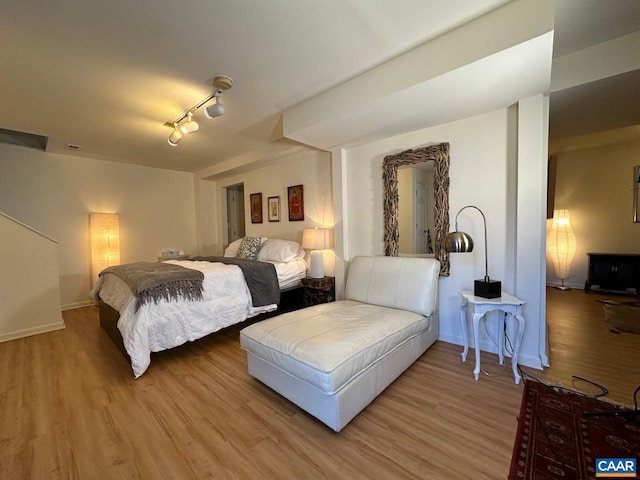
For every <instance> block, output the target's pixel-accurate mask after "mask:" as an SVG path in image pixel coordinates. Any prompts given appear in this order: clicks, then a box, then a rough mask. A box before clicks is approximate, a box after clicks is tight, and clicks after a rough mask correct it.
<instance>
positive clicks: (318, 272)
mask: <svg viewBox="0 0 640 480" xmlns="http://www.w3.org/2000/svg"><path fill="white" fill-rule="evenodd" d="M307 276H308V277H309V278H324V265H323V264H322V252H321V251H320V250H313V251H312V252H311V262H310V265H309V273H308V275H307Z"/></svg>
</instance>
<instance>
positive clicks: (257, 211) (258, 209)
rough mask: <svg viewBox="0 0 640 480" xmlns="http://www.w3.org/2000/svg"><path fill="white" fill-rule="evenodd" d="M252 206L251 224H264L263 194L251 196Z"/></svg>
mask: <svg viewBox="0 0 640 480" xmlns="http://www.w3.org/2000/svg"><path fill="white" fill-rule="evenodd" d="M249 203H250V205H251V223H262V193H252V194H251V195H249Z"/></svg>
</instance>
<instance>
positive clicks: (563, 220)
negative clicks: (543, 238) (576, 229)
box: [547, 209, 576, 280]
mask: <svg viewBox="0 0 640 480" xmlns="http://www.w3.org/2000/svg"><path fill="white" fill-rule="evenodd" d="M547 254H548V255H549V259H550V260H551V263H552V264H553V271H554V275H555V276H556V278H558V279H560V280H564V279H567V278H569V275H570V273H571V262H572V261H573V257H574V255H575V254H576V236H575V234H574V233H573V230H572V228H571V218H570V216H569V210H566V209H565V210H554V212H553V222H552V223H551V229H550V230H549V234H548V235H547Z"/></svg>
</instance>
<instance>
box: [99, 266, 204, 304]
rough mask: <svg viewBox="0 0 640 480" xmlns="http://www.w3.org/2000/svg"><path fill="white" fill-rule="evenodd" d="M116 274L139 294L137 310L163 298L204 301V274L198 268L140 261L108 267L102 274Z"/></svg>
mask: <svg viewBox="0 0 640 480" xmlns="http://www.w3.org/2000/svg"><path fill="white" fill-rule="evenodd" d="M105 273H112V274H114V275H117V276H118V277H120V278H121V279H122V280H124V281H125V283H126V284H127V285H129V288H130V289H131V291H132V292H133V295H134V296H135V297H136V305H135V311H138V309H139V308H140V307H141V306H142V305H145V304H146V303H150V302H151V301H153V302H154V303H156V304H157V303H158V301H160V299H164V300H166V301H168V302H169V301H176V300H179V299H183V300H188V301H195V300H202V280H203V279H204V274H203V273H202V272H200V271H198V270H192V269H190V268H185V267H181V266H180V265H173V264H170V263H155V262H137V263H129V264H127V265H116V266H113V267H107V268H105V269H104V270H103V271H102V272H100V275H104V274H105Z"/></svg>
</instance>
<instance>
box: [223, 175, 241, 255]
mask: <svg viewBox="0 0 640 480" xmlns="http://www.w3.org/2000/svg"><path fill="white" fill-rule="evenodd" d="M226 190H227V244H229V243H231V242H233V241H234V240H238V239H239V238H242V237H244V236H245V231H244V184H242V183H240V184H238V185H232V186H230V187H227V188H226Z"/></svg>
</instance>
